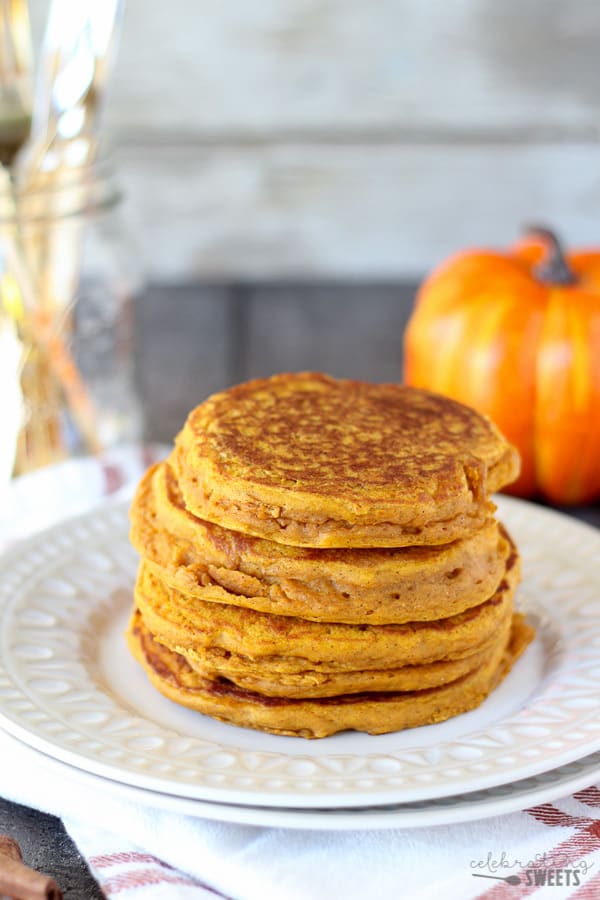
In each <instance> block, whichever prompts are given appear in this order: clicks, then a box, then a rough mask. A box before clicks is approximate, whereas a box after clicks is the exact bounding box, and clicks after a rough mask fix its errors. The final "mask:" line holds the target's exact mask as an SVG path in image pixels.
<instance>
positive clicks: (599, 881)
mask: <svg viewBox="0 0 600 900" xmlns="http://www.w3.org/2000/svg"><path fill="white" fill-rule="evenodd" d="M598 897H600V872H597V873H596V874H595V875H594V877H593V878H590V880H589V881H586V882H585V884H582V885H581V886H580V887H578V888H577V889H576V891H575V893H574V894H571V898H570V900H598Z"/></svg>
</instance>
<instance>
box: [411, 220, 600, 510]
mask: <svg viewBox="0 0 600 900" xmlns="http://www.w3.org/2000/svg"><path fill="white" fill-rule="evenodd" d="M404 351H405V352H404V359H405V371H404V375H405V380H406V382H407V383H408V384H411V385H415V386H417V387H424V388H428V389H429V390H432V391H437V392H438V393H442V394H447V395H448V396H450V397H453V398H454V399H456V400H460V401H462V402H464V403H467V404H469V405H471V406H474V407H475V408H476V409H478V410H480V411H481V412H485V413H487V414H488V415H489V416H490V417H491V418H492V419H493V420H494V421H495V422H496V423H497V424H498V426H499V427H500V428H501V430H502V431H503V432H504V433H505V434H506V436H507V437H508V438H509V439H510V440H511V441H512V442H513V443H514V444H515V445H516V446H517V447H518V448H519V450H520V452H521V459H522V469H521V476H520V478H519V480H518V481H517V482H516V483H515V484H514V485H513V486H512V488H511V490H512V492H513V493H516V494H519V495H521V496H525V497H528V496H534V495H536V494H541V495H543V496H545V497H546V498H548V499H549V500H551V501H552V502H554V503H565V504H572V503H583V502H588V501H590V500H593V499H595V498H597V497H599V496H600V250H590V251H579V252H575V253H570V254H568V255H565V254H564V253H563V251H562V248H561V246H560V244H559V242H558V240H557V239H556V237H555V236H554V235H553V234H552V233H551V232H549V231H547V230H545V229H535V230H533V231H532V232H531V235H530V236H529V237H528V238H526V239H525V240H524V241H522V242H521V243H519V244H517V245H516V246H515V247H513V248H512V249H511V250H509V251H508V252H506V253H500V252H494V251H490V250H472V251H468V252H465V253H461V254H459V255H457V256H455V257H453V258H452V259H450V260H448V261H447V262H446V263H445V264H444V265H442V266H441V267H440V268H439V269H438V270H437V271H435V272H434V273H433V274H432V275H431V276H430V277H429V278H428V279H427V280H426V281H425V283H424V284H423V285H422V287H421V289H420V291H419V293H418V295H417V300H416V304H415V309H414V311H413V314H412V317H411V319H410V321H409V324H408V327H407V330H406V334H405V348H404Z"/></svg>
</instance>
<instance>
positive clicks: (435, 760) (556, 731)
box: [0, 498, 600, 808]
mask: <svg viewBox="0 0 600 900" xmlns="http://www.w3.org/2000/svg"><path fill="white" fill-rule="evenodd" d="M499 505H500V510H501V516H502V518H503V520H504V521H505V522H506V523H507V525H508V527H509V528H510V529H511V531H512V532H513V534H514V536H515V538H516V540H517V543H518V544H519V547H520V549H521V551H522V554H523V558H524V576H525V577H524V581H523V585H522V587H521V589H520V591H519V605H520V606H521V607H522V608H524V609H525V610H526V611H527V613H528V616H529V618H530V619H531V620H532V621H533V623H534V624H535V625H536V627H537V629H538V638H537V639H536V641H535V642H534V644H533V645H532V646H531V647H530V648H529V649H528V650H527V652H526V654H525V656H524V657H523V658H522V659H521V660H520V661H519V663H518V664H517V666H515V668H514V670H513V672H512V673H511V674H510V676H509V677H508V678H507V679H506V680H505V681H504V682H503V683H502V684H501V685H500V687H499V688H498V689H497V690H496V691H494V692H493V694H492V695H491V697H490V698H488V700H487V701H486V702H485V703H484V704H483V705H482V706H481V707H479V709H477V710H474V711H473V712H470V713H466V714H464V715H462V716H459V717H457V718H455V719H451V720H449V721H448V722H443V723H441V724H439V725H433V726H428V727H425V728H418V729H412V730H409V731H404V732H398V733H395V734H389V735H381V736H378V737H371V736H369V735H362V734H356V733H351V732H348V733H345V734H339V735H335V736H333V737H331V738H327V739H325V740H321V741H310V742H307V741H304V740H301V739H298V738H286V737H277V736H273V735H267V734H261V733H259V732H255V731H251V730H247V729H241V728H236V727H234V726H229V725H224V724H222V723H220V722H216V721H213V720H212V719H210V718H207V717H205V716H202V715H199V714H198V713H194V712H192V711H190V710H186V709H183V708H181V707H179V706H177V705H175V704H173V703H171V702H170V701H168V700H166V699H165V698H164V697H162V696H161V695H160V694H158V693H157V692H156V691H155V690H154V689H153V688H152V687H151V686H150V684H149V682H148V681H147V679H146V676H145V675H144V673H143V672H142V670H141V669H140V668H139V666H137V664H136V663H135V662H134V661H133V660H132V659H131V658H130V656H129V654H128V652H127V650H126V647H125V643H124V640H123V630H124V627H125V623H126V619H127V615H128V609H129V606H130V604H131V593H132V584H133V577H134V571H135V565H136V560H135V555H134V553H133V551H132V550H131V549H130V547H129V545H128V541H127V530H128V526H127V516H126V510H125V509H124V508H123V507H122V506H115V507H112V508H110V507H104V508H102V509H98V510H97V511H96V512H94V514H89V515H85V516H83V517H80V518H78V519H75V520H72V521H70V522H68V523H65V524H61V525H60V526H56V527H54V528H52V529H50V530H49V531H47V532H45V533H44V534H42V535H40V536H38V537H36V538H35V539H33V540H31V541H29V542H28V543H26V544H23V545H20V546H19V548H18V549H16V550H13V551H12V552H11V554H10V555H9V556H8V557H6V558H4V560H3V561H2V562H1V563H0V648H1V653H0V659H1V663H0V723H1V724H3V726H4V727H5V728H6V729H7V730H8V731H10V732H12V733H13V734H14V735H15V736H17V737H19V738H20V739H21V740H24V741H25V742H26V743H28V744H30V745H31V746H33V747H35V748H37V749H39V750H42V751H43V752H45V753H48V754H50V755H51V756H54V757H56V758H57V759H60V760H63V761H64V762H67V763H69V764H71V765H75V766H78V767H80V768H82V769H85V770H87V771H89V772H93V773H96V774H98V775H102V776H104V777H107V778H112V779H114V780H117V781H121V782H124V783H126V784H130V785H135V786H138V787H142V788H147V789H150V790H154V791H160V792H163V793H167V794H175V795H179V796H183V797H192V798H197V799H201V800H208V801H217V802H222V803H227V802H230V803H235V804H238V805H239V804H244V805H249V806H257V805H261V806H271V807H293V808H300V807H309V808H314V807H335V808H340V807H360V806H370V805H382V804H384V803H392V802H394V803H408V802H414V801H419V800H426V799H430V798H439V797H442V796H448V795H452V794H457V793H465V792H468V791H477V790H481V789H483V788H489V787H493V786H498V785H501V784H504V783H506V782H507V781H513V780H517V779H521V778H527V777H529V776H532V775H536V774H539V773H541V772H547V771H549V770H551V769H553V768H556V767H558V766H561V765H564V764H566V763H568V762H572V761H573V760H576V759H580V758H581V757H583V756H585V755H587V754H590V753H593V752H594V751H596V750H598V749H599V748H600V716H598V707H599V705H600V663H599V662H598V652H599V649H600V574H599V571H598V565H597V563H598V561H599V560H600V533H598V532H597V531H595V530H594V529H591V528H589V527H587V526H584V525H581V524H580V523H578V522H574V521H573V520H571V519H568V518H566V517H564V516H561V515H559V514H557V513H553V512H550V511H548V510H544V509H541V508H538V507H535V506H532V505H530V504H526V503H523V502H519V501H515V500H510V499H505V498H501V499H500V504H499Z"/></svg>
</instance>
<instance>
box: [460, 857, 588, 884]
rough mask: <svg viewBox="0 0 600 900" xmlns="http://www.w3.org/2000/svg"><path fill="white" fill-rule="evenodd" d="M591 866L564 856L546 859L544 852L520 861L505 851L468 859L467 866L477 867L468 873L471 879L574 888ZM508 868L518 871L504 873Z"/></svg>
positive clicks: (583, 861)
mask: <svg viewBox="0 0 600 900" xmlns="http://www.w3.org/2000/svg"><path fill="white" fill-rule="evenodd" d="M593 865H594V864H593V863H587V862H585V860H571V859H569V858H568V856H564V857H562V858H561V859H560V860H557V859H556V858H555V857H554V856H553V857H552V859H550V858H549V857H548V856H547V854H546V853H536V855H535V857H534V859H530V860H527V861H523V860H521V859H513V858H511V857H509V856H508V854H507V853H506V851H505V850H503V851H502V853H501V854H500V856H498V857H496V856H494V854H493V853H492V852H491V850H490V851H489V852H488V854H487V856H486V858H485V859H480V860H476V859H472V860H471V869H476V870H477V871H474V872H471V875H472V876H473V878H488V879H490V880H492V881H503V882H504V883H505V884H509V885H513V886H514V887H516V886H517V885H526V886H528V887H534V886H535V887H578V886H579V885H580V884H581V883H582V879H583V878H585V876H586V875H587V874H588V872H589V871H590V869H591V868H592V867H593ZM510 869H519V870H520V871H519V873H518V874H517V873H514V872H513V873H512V874H506V873H507V872H508V871H509V870H510Z"/></svg>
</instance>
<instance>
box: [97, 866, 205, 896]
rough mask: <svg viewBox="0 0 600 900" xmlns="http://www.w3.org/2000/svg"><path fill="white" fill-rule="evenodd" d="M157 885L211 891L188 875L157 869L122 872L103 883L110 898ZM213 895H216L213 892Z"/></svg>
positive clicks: (103, 887)
mask: <svg viewBox="0 0 600 900" xmlns="http://www.w3.org/2000/svg"><path fill="white" fill-rule="evenodd" d="M156 884H187V885H188V886H189V887H200V888H204V890H211V889H210V888H207V887H206V885H204V884H202V883H201V882H199V881H194V879H193V878H188V877H187V876H186V875H178V874H176V873H175V872H173V873H172V874H170V873H169V872H160V871H157V870H156V869H134V870H133V871H132V872H122V873H121V874H119V875H113V876H112V877H111V878H107V879H106V880H105V881H103V883H102V890H103V891H104V893H105V894H106V895H107V896H108V897H112V896H114V895H115V894H120V893H121V891H131V890H137V889H138V888H143V887H148V886H149V885H156ZM213 893H215V892H214V891H213Z"/></svg>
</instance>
